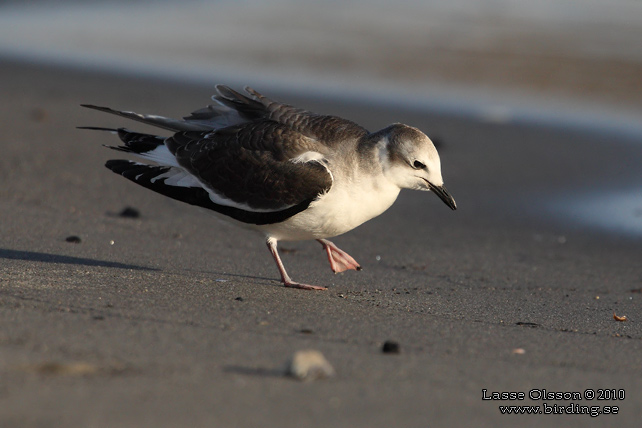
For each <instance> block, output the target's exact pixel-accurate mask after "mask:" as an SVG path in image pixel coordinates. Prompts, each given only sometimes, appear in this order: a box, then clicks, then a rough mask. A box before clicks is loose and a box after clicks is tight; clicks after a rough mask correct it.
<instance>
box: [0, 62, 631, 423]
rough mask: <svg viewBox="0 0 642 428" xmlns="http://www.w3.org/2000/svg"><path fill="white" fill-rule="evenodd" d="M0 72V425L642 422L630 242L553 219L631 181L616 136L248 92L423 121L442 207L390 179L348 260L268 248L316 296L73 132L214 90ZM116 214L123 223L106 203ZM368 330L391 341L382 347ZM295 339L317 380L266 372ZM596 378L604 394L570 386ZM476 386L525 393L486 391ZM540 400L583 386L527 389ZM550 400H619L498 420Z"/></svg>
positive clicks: (175, 112) (588, 385)
mask: <svg viewBox="0 0 642 428" xmlns="http://www.w3.org/2000/svg"><path fill="white" fill-rule="evenodd" d="M0 73H1V77H2V81H3V82H4V84H3V87H4V88H3V90H2V92H3V97H2V98H1V99H0V116H1V117H2V118H3V120H2V122H3V125H4V126H3V133H2V137H1V140H0V146H1V147H2V150H3V155H2V157H0V179H1V180H2V186H0V201H1V203H0V216H1V218H2V222H0V236H1V239H0V242H1V245H0V269H1V271H0V272H1V273H0V325H1V326H2V327H1V329H0V379H1V381H0V426H6V427H51V426H84V427H112V426H118V427H142V426H154V427H177V426H184V427H187V426H189V427H211V426H218V427H222V426H230V427H232V426H234V427H240V426H244V427H250V426H262V427H266V426H279V427H301V426H332V427H385V426H403V427H426V426H446V425H448V426H464V425H466V424H468V423H469V422H470V421H474V424H475V426H489V427H490V426H494V427H497V426H515V425H520V426H533V427H534V426H543V425H546V426H566V427H586V426H604V425H610V426H621V427H625V426H635V425H636V424H638V423H639V420H640V418H642V395H641V394H640V393H641V392H642V381H641V380H640V379H642V352H641V351H642V328H641V327H640V325H641V324H640V320H639V319H638V318H639V316H640V314H641V313H642V306H641V301H642V300H641V299H642V296H641V294H640V291H641V287H642V265H641V264H640V260H642V241H641V240H640V236H639V235H635V234H627V233H614V232H610V231H607V230H603V229H599V228H595V227H591V226H589V225H588V224H586V223H584V222H583V219H582V218H581V217H579V216H578V217H577V218H573V217H572V216H571V217H569V216H562V215H561V214H560V212H562V211H563V207H562V205H560V204H559V201H567V202H568V203H571V202H572V200H573V198H572V195H576V194H578V193H581V192H595V193H599V192H602V193H605V194H609V193H613V192H615V191H616V190H617V191H619V190H622V189H631V188H635V187H636V186H637V188H639V185H640V183H642V171H641V170H640V168H639V165H640V164H641V161H642V151H641V149H640V145H639V140H638V139H636V138H635V137H631V136H627V135H621V134H618V133H609V132H595V130H591V131H590V132H589V131H587V130H584V129H565V128H562V127H546V126H544V125H542V124H537V123H514V122H510V121H508V122H501V123H498V122H496V121H483V120H472V119H470V118H466V117H458V116H456V115H447V114H436V113H430V112H424V111H413V110H411V109H407V110H404V109H399V108H394V109H390V108H386V107H385V106H383V105H381V106H378V105H373V104H366V103H359V101H358V100H355V101H354V102H351V103H348V102H344V101H341V102H339V101H333V100H331V99H314V98H308V97H306V96H305V94H292V93H289V94H288V93H274V92H273V91H271V90H270V88H257V89H261V90H262V91H263V92H265V93H267V94H269V95H271V96H272V97H274V98H277V99H279V100H281V101H285V102H289V103H293V104H296V105H298V106H301V107H304V108H308V109H312V110H314V111H317V112H319V113H331V114H337V115H342V116H344V117H347V118H349V119H352V120H354V121H357V122H359V123H362V124H363V125H365V126H366V127H368V128H369V129H379V128H381V127H383V126H385V125H387V124H389V123H392V122H405V123H408V124H411V125H414V126H417V127H419V128H421V129H423V130H424V131H426V132H427V133H428V134H429V135H430V136H432V137H434V139H435V140H436V141H437V142H438V143H439V148H440V153H441V157H442V164H443V172H444V177H445V180H446V185H447V186H448V188H449V190H450V191H451V193H452V194H453V196H454V197H455V198H456V200H457V203H458V205H459V209H458V210H457V211H456V212H452V211H450V210H449V209H447V208H446V207H445V206H443V204H442V203H441V201H439V200H438V198H436V197H435V196H434V195H431V194H425V193H417V192H414V193H413V192H409V191H406V192H402V195H401V197H400V199H399V200H398V201H397V203H396V204H395V205H394V206H393V207H392V208H391V209H390V210H389V211H388V212H386V213H385V214H384V215H382V216H380V217H379V218H377V219H374V220H373V221H371V222H369V223H367V224H365V225H363V226H362V227H360V228H358V229H356V230H354V231H352V232H350V233H348V234H346V235H344V236H342V237H339V238H337V239H336V240H335V242H336V243H337V244H338V245H339V246H340V247H342V248H344V249H345V250H346V251H348V252H350V253H351V254H352V255H353V256H354V257H355V258H356V259H357V260H358V261H359V262H360V263H361V265H362V266H363V268H364V269H363V271H361V272H348V273H344V274H339V275H333V274H332V273H331V272H330V270H329V269H328V267H327V262H326V260H325V257H324V254H323V252H322V251H321V249H320V247H319V246H318V244H316V243H313V242H302V243H284V244H283V248H284V249H285V251H284V254H283V258H284V262H285V263H286V265H287V266H288V269H289V271H290V274H291V275H292V276H293V277H294V278H297V279H299V280H302V281H309V282H312V283H316V284H324V285H328V286H329V289H328V290H327V291H325V292H302V291H299V290H291V289H285V288H284V287H281V286H280V284H279V282H278V275H277V272H276V269H275V267H274V265H273V262H272V260H271V258H270V256H269V254H268V252H267V251H266V249H265V245H264V242H263V239H262V238H261V237H260V236H258V235H256V234H254V233H251V232H248V231H244V230H240V229H236V228H234V227H232V226H230V225H227V224H223V223H220V222H218V221H217V220H216V219H214V218H213V217H212V216H211V215H209V214H208V213H206V212H204V211H203V210H200V209H197V208H194V207H191V206H188V205H184V204H181V203H178V202H175V201H172V200H168V199H165V198H163V197H161V196H159V195H156V194H154V193H152V192H149V191H147V190H145V189H143V188H140V187H138V186H135V185H133V184H131V183H129V182H127V181H126V180H124V179H123V178H121V177H118V176H116V175H115V174H113V173H112V172H110V171H108V170H107V169H106V168H104V167H103V164H104V162H105V160H107V159H110V158H114V155H116V157H118V154H117V153H114V152H111V151H109V150H107V149H105V148H103V147H102V146H101V145H102V144H114V143H115V137H114V136H112V135H110V134H107V133H92V132H90V131H86V130H78V129H76V128H75V127H76V126H83V125H84V126H87V125H89V126H91V125H95V126H128V127H131V128H133V129H142V130H148V128H145V127H144V126H139V125H137V124H133V123H125V122H124V121H123V120H122V119H119V118H115V117H110V116H108V115H104V114H100V113H98V112H95V111H89V110H85V109H82V108H80V107H79V104H81V103H94V104H100V105H107V106H112V107H114V108H122V109H127V110H134V111H140V112H147V113H158V114H163V115H168V116H181V115H184V114H186V113H188V112H190V111H193V110H195V109H197V108H200V107H201V106H203V105H205V104H207V103H208V102H209V96H210V94H211V93H212V92H213V85H214V84H215V83H219V82H218V81H217V80H215V79H214V78H213V81H212V85H201V84H189V83H184V84H179V83H177V82H166V81H162V80H153V79H151V80H150V79H144V78H143V77H135V76H127V75H117V74H105V73H103V74H101V73H97V72H87V71H84V72H83V71H82V70H74V69H64V68H55V67H44V66H41V65H34V64H27V63H17V62H16V63H9V62H5V63H4V64H3V67H2V68H1V69H0ZM214 77H215V76H214ZM556 201H557V202H556ZM125 207H132V208H135V209H136V210H138V212H139V213H140V217H138V218H125V217H122V216H120V215H119V213H120V212H121V211H122V210H123V209H124V208H125ZM635 215H636V214H635V213H632V217H633V218H635ZM637 216H638V218H639V212H637ZM71 236H76V237H78V238H80V242H77V243H74V242H67V241H66V239H67V238H68V237H71ZM614 313H615V314H617V315H618V316H627V317H628V320H627V321H625V322H618V321H616V320H615V319H614V317H613V315H614ZM388 340H390V341H395V342H397V343H398V344H399V346H400V353H399V354H384V353H383V352H382V351H381V348H382V344H383V343H384V342H385V341H388ZM309 348H311V349H317V350H319V351H321V352H322V353H323V354H324V355H325V356H326V358H327V359H328V360H329V362H330V363H331V364H332V365H333V366H334V369H335V371H336V375H335V376H334V377H333V378H330V379H324V380H318V381H314V382H299V381H296V380H293V379H291V378H288V377H286V376H284V375H283V366H284V364H285V363H286V361H287V360H288V358H289V357H290V356H291V355H292V353H293V352H295V351H297V350H300V349H309ZM604 389H607V390H616V391H617V394H620V392H619V391H620V390H624V391H625V393H624V399H618V400H612V399H611V400H597V397H596V398H595V399H594V400H587V399H586V397H587V395H585V393H586V391H587V390H589V391H596V393H598V391H599V390H604ZM483 390H487V393H488V394H491V393H492V392H516V393H524V394H525V397H526V398H525V399H524V400H521V401H507V400H499V401H497V400H484V399H483V394H484V393H483ZM542 390H546V391H549V392H569V393H580V394H581V396H582V397H584V398H585V399H584V400H582V401H578V400H577V398H576V394H575V395H573V397H574V398H575V400H564V399H556V398H555V397H553V399H541V397H542V396H541V394H542ZM533 391H535V392H533ZM531 394H535V395H531ZM589 395H590V393H589ZM532 397H536V398H537V397H540V399H532ZM544 397H545V396H544ZM571 402H574V403H575V404H578V405H582V406H598V407H599V409H600V411H601V412H604V411H605V409H604V408H605V407H606V406H617V407H618V413H617V414H616V415H613V414H601V415H600V416H597V417H591V416H590V415H586V414H581V415H577V414H576V415H559V414H557V415H553V414H536V415H503V414H502V413H501V411H500V409H499V406H504V405H505V406H508V405H529V406H530V405H535V406H540V409H544V404H546V406H549V408H552V407H551V406H553V405H556V406H557V408H559V407H564V406H568V405H569V404H570V403H571ZM609 410H612V409H609Z"/></svg>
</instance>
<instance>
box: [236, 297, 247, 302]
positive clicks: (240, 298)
mask: <svg viewBox="0 0 642 428" xmlns="http://www.w3.org/2000/svg"><path fill="white" fill-rule="evenodd" d="M234 300H236V301H239V302H242V301H243V300H245V299H243V298H242V297H237V298H235V299H234Z"/></svg>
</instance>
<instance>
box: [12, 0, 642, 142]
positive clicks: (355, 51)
mask: <svg viewBox="0 0 642 428" xmlns="http://www.w3.org/2000/svg"><path fill="white" fill-rule="evenodd" d="M640 40H642V2H639V1H633V0H608V1H582V2H577V1H569V0H541V1H537V2H533V1H520V0H451V1H448V2H443V1H437V0H430V1H424V2H416V1H414V0H413V1H410V0H396V1H382V0H376V1H365V0H358V1H354V0H352V1H351V0H344V1H324V2H315V1H312V0H306V1H294V0H268V1H261V2H254V1H231V0H219V1H203V0H183V1H180V2H178V1H136V2H123V1H103V2H76V1H44V0H43V1H35V2H29V3H27V2H4V3H0V55H4V56H5V57H6V56H13V57H20V58H28V59H37V60H41V61H49V62H57V63H62V64H65V65H78V66H84V67H94V68H99V69H102V70H118V71H131V72H135V73H147V74H154V75H160V76H164V77H173V78H177V79H191V80H199V81H207V82H210V83H214V82H213V80H214V79H216V82H217V83H218V82H220V81H224V82H225V83H228V84H232V85H235V86H237V85H238V86H240V85H245V84H249V83H251V84H252V85H255V86H257V87H261V88H266V87H270V88H274V87H277V88H283V89H288V90H291V91H303V92H308V93H317V94H325V95H329V96H349V97H366V98H367V97H375V98H378V99H380V100H391V99H394V100H403V101H404V102H407V103H409V104H413V105H416V106H424V107H429V108H443V109H450V110H460V111H463V112H464V113H468V114H472V115H475V116H477V117H479V118H481V119H482V120H491V121H506V120H513V119H519V118H525V117H528V118H534V119H536V120H539V121H554V122H560V121H562V122H565V123H575V124H577V125H579V126H598V127H604V128H607V129H611V130H619V131H625V132H640V130H641V129H642V125H641V123H642V121H641V120H640V119H641V118H642V88H640V89H639V92H640V95H639V101H640V103H639V105H638V103H636V100H637V99H636V98H633V102H630V100H629V102H628V103H627V104H626V105H620V103H618V102H617V101H616V103H615V104H613V103H611V104H609V105H608V106H604V105H601V103H588V102H585V101H580V102H577V101H576V100H574V99H573V97H565V96H564V94H562V93H560V94H554V95H559V96H551V94H550V93H545V94H544V93H541V91H539V90H538V88H537V87H532V88H530V87H529V86H528V85H529V82H528V81H527V79H526V78H524V85H522V86H523V88H522V89H523V90H519V88H518V90H515V88H514V87H509V86H508V85H507V86H506V88H502V87H501V86H500V87H499V89H498V87H497V85H495V86H489V85H487V84H484V80H483V78H481V77H480V78H479V79H476V78H475V73H476V72H477V71H476V69H475V67H474V66H471V67H460V68H461V69H462V70H458V72H459V73H461V75H462V78H461V79H458V78H457V77H452V74H453V73H451V72H450V70H449V69H446V70H445V71H443V70H442V71H441V72H440V71H439V69H438V68H437V69H435V67H433V64H434V63H435V62H436V58H437V57H439V58H440V61H441V62H442V63H444V64H445V65H444V67H448V64H447V63H448V61H449V59H448V58H450V56H453V55H454V56H457V58H458V59H457V60H461V59H459V58H460V57H461V56H464V57H465V58H468V57H471V58H485V57H488V56H492V55H504V56H506V55H509V56H510V55H517V56H518V57H520V58H523V57H525V54H524V53H525V52H526V53H527V55H526V56H528V55H531V56H532V55H536V54H537V55H542V58H546V57H547V56H550V55H557V56H560V57H571V58H579V59H582V58H599V59H600V60H608V61H615V62H616V63H617V62H618V61H626V62H628V63H631V62H633V63H641V64H642V43H640V42H639V41H640ZM444 56H445V57H446V59H443V57H444ZM483 61H486V63H487V62H488V61H492V59H491V60H483ZM464 64H466V63H465V62H464ZM536 64H537V61H536V62H534V63H532V64H530V65H527V67H529V68H532V67H535V66H536ZM431 67H432V68H431ZM498 67H499V66H498ZM466 68H470V69H468V70H466ZM589 71H590V70H587V72H589ZM528 72H529V70H526V71H525V73H528ZM440 73H441V74H440ZM491 74H492V62H491ZM579 74H582V73H581V72H580V73H579ZM491 77H492V76H491ZM517 80H519V76H518V78H517ZM569 80H570V81H572V80H573V76H571V77H570V78H569ZM500 82H501V79H500ZM640 83H641V85H642V82H640ZM511 88H512V89H511ZM509 89H510V90H509ZM589 91H590V88H589ZM559 92H563V91H559ZM606 92H608V91H606ZM629 92H630V91H629ZM627 93H628V92H627Z"/></svg>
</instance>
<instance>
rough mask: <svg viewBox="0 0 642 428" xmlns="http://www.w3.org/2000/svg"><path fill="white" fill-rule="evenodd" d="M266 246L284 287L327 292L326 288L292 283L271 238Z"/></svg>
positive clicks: (274, 241)
mask: <svg viewBox="0 0 642 428" xmlns="http://www.w3.org/2000/svg"><path fill="white" fill-rule="evenodd" d="M266 244H267V246H268V248H269V250H270V253H272V257H274V262H275V263H276V267H277V268H278V269H279V274H280V275H281V282H282V283H283V285H284V286H286V287H290V288H298V289H299V290H327V289H328V288H327V287H321V286H318V285H309V284H301V283H298V282H294V281H292V279H291V278H290V275H288V273H287V272H286V271H285V267H284V266H283V262H282V261H281V257H279V252H278V251H277V249H276V240H275V239H273V238H268V240H267V241H266Z"/></svg>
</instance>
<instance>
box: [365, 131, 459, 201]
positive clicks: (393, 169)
mask: <svg viewBox="0 0 642 428" xmlns="http://www.w3.org/2000/svg"><path fill="white" fill-rule="evenodd" d="M377 135H378V136H379V138H380V139H379V141H378V143H377V144H378V146H377V147H378V148H379V157H380V159H381V163H382V165H383V173H384V175H385V176H386V178H388V180H390V181H391V182H392V183H394V184H396V185H397V186H399V187H400V188H402V189H414V190H425V191H430V190H431V191H433V192H435V194H436V195H437V196H439V198H440V199H441V200H442V201H444V202H445V203H446V205H448V206H449V207H450V208H451V209H453V210H454V209H457V204H455V200H454V199H453V197H452V196H450V194H449V193H448V191H447V190H446V188H445V187H444V180H443V178H442V177H441V161H440V160H439V153H437V149H436V148H435V145H434V144H433V143H432V141H430V138H428V136H427V135H426V134H424V133H423V132H421V131H420V130H418V129H417V128H413V127H412V126H408V125H403V124H400V123H397V124H394V125H390V126H389V127H387V128H385V129H383V130H381V131H379V132H377Z"/></svg>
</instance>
